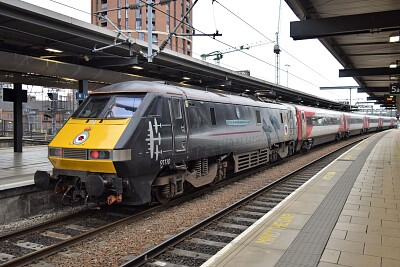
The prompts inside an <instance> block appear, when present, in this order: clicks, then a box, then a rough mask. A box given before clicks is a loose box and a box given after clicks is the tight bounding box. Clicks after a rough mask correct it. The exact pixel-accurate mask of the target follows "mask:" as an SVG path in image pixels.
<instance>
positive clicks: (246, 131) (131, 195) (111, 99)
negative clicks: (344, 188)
mask: <svg viewBox="0 0 400 267" xmlns="http://www.w3.org/2000/svg"><path fill="white" fill-rule="evenodd" d="M395 125H396V118H391V117H379V116H372V115H361V114H355V113H346V112H341V111H335V110H328V109H321V108H315V107H308V106H301V105H295V104H291V103H274V102H265V101H259V100H257V99H253V98H251V97H245V96H239V95H231V94H228V93H221V92H212V91H204V90H198V89H193V88H184V87H180V86H175V85H170V84H167V83H162V82H146V81H132V82H123V83H118V84H113V85H109V86H106V87H103V88H101V89H98V90H96V91H95V92H91V93H90V95H89V97H88V98H87V99H86V100H85V101H84V102H83V103H82V104H81V105H80V106H79V107H78V109H77V110H76V111H75V112H74V113H73V114H72V115H71V117H70V118H69V119H68V121H67V122H66V123H65V124H64V125H63V127H62V128H61V129H60V130H59V132H58V133H57V135H56V136H55V137H54V138H53V140H52V141H51V142H50V144H49V145H48V158H49V160H50V162H51V163H52V165H53V170H52V173H49V172H46V171H40V170H38V171H36V173H35V175H34V181H35V184H36V186H37V187H39V188H49V187H51V186H54V187H55V192H56V193H58V194H60V195H61V196H62V199H61V200H62V203H63V204H71V203H76V202H80V201H85V202H86V201H105V202H107V203H108V204H110V205H111V204H113V203H120V204H122V205H143V204H149V203H150V204H151V203H166V202H168V201H169V200H170V199H172V198H174V197H177V196H179V195H182V194H183V193H184V192H185V191H187V190H189V189H193V188H199V187H203V186H206V185H213V184H215V183H216V182H218V181H221V180H224V179H226V178H227V177H229V175H231V174H234V173H237V172H241V171H244V170H246V169H250V168H253V167H256V166H259V165H263V164H267V163H269V162H275V161H277V160H279V159H283V158H286V157H288V156H290V155H292V154H295V153H297V152H299V151H303V150H309V149H311V148H312V147H313V146H316V145H319V144H322V143H326V142H330V141H334V140H341V139H345V138H348V137H349V136H352V135H358V134H364V133H367V132H371V131H378V130H386V129H389V128H393V127H395Z"/></svg>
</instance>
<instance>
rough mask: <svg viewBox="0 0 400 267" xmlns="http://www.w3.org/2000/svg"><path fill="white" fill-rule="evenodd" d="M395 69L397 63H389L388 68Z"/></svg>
mask: <svg viewBox="0 0 400 267" xmlns="http://www.w3.org/2000/svg"><path fill="white" fill-rule="evenodd" d="M397 67H398V64H397V61H396V62H392V63H390V65H389V68H391V69H395V68H397Z"/></svg>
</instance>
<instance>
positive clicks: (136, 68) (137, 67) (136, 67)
mask: <svg viewBox="0 0 400 267" xmlns="http://www.w3.org/2000/svg"><path fill="white" fill-rule="evenodd" d="M131 68H132V69H135V70H142V69H143V68H142V67H140V66H132V67H131Z"/></svg>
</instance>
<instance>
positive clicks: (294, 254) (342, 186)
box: [275, 138, 381, 267]
mask: <svg viewBox="0 0 400 267" xmlns="http://www.w3.org/2000/svg"><path fill="white" fill-rule="evenodd" d="M380 139H381V138H375V140H373V141H372V142H371V143H370V144H368V146H367V147H366V149H364V151H362V152H361V153H360V155H359V156H358V157H357V158H356V159H355V160H354V162H353V163H352V164H351V165H350V166H349V168H348V169H347V171H346V172H345V173H344V174H343V176H342V178H341V179H340V180H339V181H338V182H337V183H336V185H335V186H334V187H333V188H332V189H331V191H330V192H329V193H328V194H327V196H326V197H325V199H324V200H323V201H322V203H321V205H320V206H319V207H318V209H317V210H316V211H315V213H314V214H313V215H312V216H311V218H310V219H309V221H308V222H307V223H306V225H305V226H304V228H303V229H302V230H301V231H300V233H299V235H298V236H297V237H296V238H295V240H294V241H293V243H292V244H291V245H290V246H289V248H288V249H287V250H286V252H285V254H283V256H282V257H281V258H280V260H279V261H278V262H277V264H276V265H275V267H286V266H287V267H289V266H290V267H292V266H302V267H303V266H304V267H306V266H307V267H310V266H317V265H318V263H319V260H320V258H321V255H322V253H323V251H324V248H325V246H326V243H327V242H328V239H329V236H330V235H331V232H332V230H333V228H334V227H335V225H336V222H337V220H338V218H339V215H340V213H341V211H342V209H343V206H344V204H345V203H346V200H347V197H348V196H349V194H350V191H351V189H352V188H353V185H354V182H355V181H356V179H357V176H358V175H359V173H360V171H361V169H362V167H363V166H364V163H365V161H366V160H367V158H368V156H369V154H370V153H371V151H372V149H373V148H374V146H375V145H376V144H377V143H378V141H379V140H380Z"/></svg>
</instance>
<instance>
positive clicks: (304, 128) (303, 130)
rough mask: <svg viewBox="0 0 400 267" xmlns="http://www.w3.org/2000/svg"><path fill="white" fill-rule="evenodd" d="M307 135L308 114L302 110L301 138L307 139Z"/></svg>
mask: <svg viewBox="0 0 400 267" xmlns="http://www.w3.org/2000/svg"><path fill="white" fill-rule="evenodd" d="M306 137H307V124H306V115H305V114H304V111H301V139H302V140H305V139H306Z"/></svg>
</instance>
